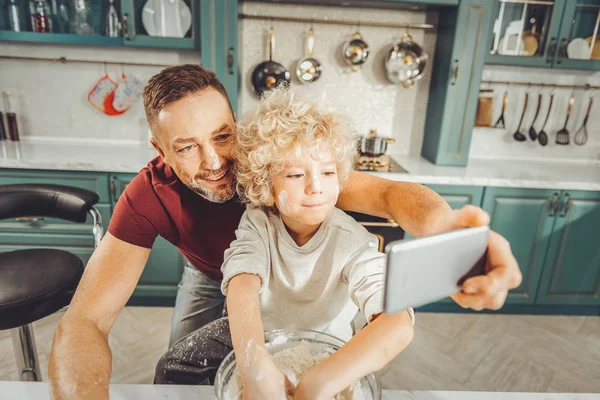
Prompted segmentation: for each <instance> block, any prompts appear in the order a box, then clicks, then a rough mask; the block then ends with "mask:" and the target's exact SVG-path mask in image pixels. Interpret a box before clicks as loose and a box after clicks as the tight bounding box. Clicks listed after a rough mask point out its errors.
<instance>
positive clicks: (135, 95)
mask: <svg viewBox="0 0 600 400" xmlns="http://www.w3.org/2000/svg"><path fill="white" fill-rule="evenodd" d="M142 90H143V85H142V82H140V81H139V80H138V79H137V78H136V77H135V76H134V75H132V74H127V75H125V73H124V72H122V73H121V78H120V79H119V81H118V82H117V88H116V89H115V90H114V95H113V96H112V98H111V101H110V107H108V108H109V109H110V108H112V109H114V110H115V111H116V112H117V113H124V112H125V111H127V110H129V109H130V108H131V107H132V106H133V105H134V104H135V102H136V101H137V100H138V99H139V98H140V96H141V95H142ZM108 97H111V96H110V95H109V96H108ZM108 97H107V98H108Z"/></svg>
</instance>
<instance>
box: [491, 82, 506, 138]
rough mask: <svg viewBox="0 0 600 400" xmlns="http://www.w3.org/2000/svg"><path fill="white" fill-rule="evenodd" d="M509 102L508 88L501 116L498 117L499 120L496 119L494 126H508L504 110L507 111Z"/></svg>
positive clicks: (501, 127)
mask: <svg viewBox="0 0 600 400" xmlns="http://www.w3.org/2000/svg"><path fill="white" fill-rule="evenodd" d="M507 104H508V90H506V91H505V92H504V97H503V98H502V112H501V113H500V117H499V118H498V121H496V124H495V125H494V128H500V129H504V128H506V122H505V121H504V111H506V105H507Z"/></svg>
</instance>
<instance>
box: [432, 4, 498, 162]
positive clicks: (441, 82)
mask: <svg viewBox="0 0 600 400" xmlns="http://www.w3.org/2000/svg"><path fill="white" fill-rule="evenodd" d="M492 7H493V3H491V2H490V1H489V0H461V2H460V4H459V6H458V8H453V9H448V10H447V11H444V13H443V18H440V21H439V25H438V32H437V43H436V48H437V49H438V51H436V54H435V58H434V60H433V63H432V68H433V71H432V78H431V90H430V97H429V104H428V108H427V113H428V116H429V117H428V118H427V121H426V123H425V136H424V140H423V150H422V155H423V156H424V157H425V158H427V159H428V160H430V161H431V162H433V163H435V164H442V165H466V164H467V159H468V153H469V147H470V141H471V131H472V129H473V126H474V124H475V112H476V109H477V101H478V97H479V84H480V83H481V75H482V71H483V64H484V60H485V53H486V51H487V49H486V44H487V43H488V38H489V35H490V30H489V26H490V24H491V22H492Z"/></svg>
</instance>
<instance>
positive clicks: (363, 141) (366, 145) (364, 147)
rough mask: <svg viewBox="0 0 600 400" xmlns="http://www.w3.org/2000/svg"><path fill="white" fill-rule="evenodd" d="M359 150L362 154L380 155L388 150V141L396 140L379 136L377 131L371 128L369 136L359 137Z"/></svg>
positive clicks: (369, 155)
mask: <svg viewBox="0 0 600 400" xmlns="http://www.w3.org/2000/svg"><path fill="white" fill-rule="evenodd" d="M358 140H359V142H358V152H359V153H360V155H363V156H368V157H379V156H382V155H384V154H385V152H386V151H387V145H388V143H394V142H395V140H394V139H392V138H387V137H383V136H377V131H376V130H375V129H371V131H370V132H369V136H359V137H358Z"/></svg>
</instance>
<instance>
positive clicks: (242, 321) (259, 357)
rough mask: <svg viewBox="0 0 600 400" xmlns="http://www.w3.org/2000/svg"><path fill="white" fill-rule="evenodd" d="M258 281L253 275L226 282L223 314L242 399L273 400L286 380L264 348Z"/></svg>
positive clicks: (278, 395)
mask: <svg viewBox="0 0 600 400" xmlns="http://www.w3.org/2000/svg"><path fill="white" fill-rule="evenodd" d="M260 287H261V279H260V277H258V276H257V275H254V274H240V275H236V276H234V277H233V278H231V280H230V281H229V290H228V295H227V311H228V313H229V329H230V330H231V341H232V343H233V349H234V351H235V359H236V362H237V367H238V371H239V373H240V375H241V377H242V384H243V388H244V399H261V400H262V399H277V400H280V399H281V398H282V396H283V395H284V393H285V384H286V379H285V376H284V375H283V373H282V372H281V371H280V370H279V369H278V368H277V367H276V366H275V363H274V362H273V360H272V359H271V357H270V356H269V353H268V352H267V349H266V348H265V338H264V330H263V324H262V319H261V316H260V301H259V293H260Z"/></svg>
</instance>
